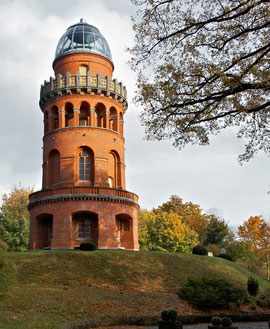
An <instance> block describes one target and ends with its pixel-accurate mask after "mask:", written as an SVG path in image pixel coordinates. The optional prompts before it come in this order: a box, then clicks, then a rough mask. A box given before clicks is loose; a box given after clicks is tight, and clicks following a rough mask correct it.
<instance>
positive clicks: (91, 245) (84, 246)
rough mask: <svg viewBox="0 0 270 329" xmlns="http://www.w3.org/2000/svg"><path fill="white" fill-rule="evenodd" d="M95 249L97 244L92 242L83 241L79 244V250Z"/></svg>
mask: <svg viewBox="0 0 270 329" xmlns="http://www.w3.org/2000/svg"><path fill="white" fill-rule="evenodd" d="M96 249H97V246H96V245H95V244H94V242H87V243H86V242H84V243H81V244H80V250H84V251H94V250H96Z"/></svg>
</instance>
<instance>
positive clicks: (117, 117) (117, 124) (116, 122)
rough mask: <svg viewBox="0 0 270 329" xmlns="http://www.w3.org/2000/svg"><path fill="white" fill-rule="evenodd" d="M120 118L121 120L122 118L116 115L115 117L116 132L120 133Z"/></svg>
mask: <svg viewBox="0 0 270 329" xmlns="http://www.w3.org/2000/svg"><path fill="white" fill-rule="evenodd" d="M119 118H120V116H119V115H116V116H115V119H114V127H113V128H114V130H115V131H118V132H120V131H119Z"/></svg>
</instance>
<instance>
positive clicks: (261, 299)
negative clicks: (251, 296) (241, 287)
mask: <svg viewBox="0 0 270 329" xmlns="http://www.w3.org/2000/svg"><path fill="white" fill-rule="evenodd" d="M256 302H257V304H258V305H259V306H262V307H268V308H270V289H269V290H267V291H266V292H264V293H262V294H260V295H259V296H258V297H257V299H256Z"/></svg>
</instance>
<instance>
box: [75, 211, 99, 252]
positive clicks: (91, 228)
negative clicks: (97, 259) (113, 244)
mask: <svg viewBox="0 0 270 329" xmlns="http://www.w3.org/2000/svg"><path fill="white" fill-rule="evenodd" d="M72 228H73V240H74V243H75V246H77V247H78V246H79V245H80V243H83V242H94V243H95V244H96V245H97V242H98V214H96V213H94V212H91V211H80V212H76V213H74V214H72Z"/></svg>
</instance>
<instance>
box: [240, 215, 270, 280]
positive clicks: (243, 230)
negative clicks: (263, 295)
mask: <svg viewBox="0 0 270 329" xmlns="http://www.w3.org/2000/svg"><path fill="white" fill-rule="evenodd" d="M238 235H239V237H240V238H241V239H242V241H245V242H248V243H249V244H250V246H251V248H252V249H253V250H254V252H255V253H256V254H257V255H258V256H259V257H260V258H261V259H262V260H263V261H264V262H265V265H266V277H267V280H270V225H269V223H267V222H266V221H265V220H264V219H263V218H262V217H261V216H254V217H250V218H249V219H248V220H247V221H245V222H244V224H243V225H240V226H239V227H238Z"/></svg>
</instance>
